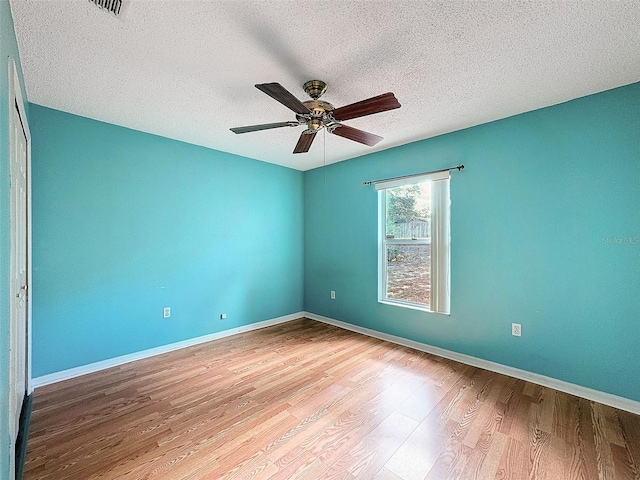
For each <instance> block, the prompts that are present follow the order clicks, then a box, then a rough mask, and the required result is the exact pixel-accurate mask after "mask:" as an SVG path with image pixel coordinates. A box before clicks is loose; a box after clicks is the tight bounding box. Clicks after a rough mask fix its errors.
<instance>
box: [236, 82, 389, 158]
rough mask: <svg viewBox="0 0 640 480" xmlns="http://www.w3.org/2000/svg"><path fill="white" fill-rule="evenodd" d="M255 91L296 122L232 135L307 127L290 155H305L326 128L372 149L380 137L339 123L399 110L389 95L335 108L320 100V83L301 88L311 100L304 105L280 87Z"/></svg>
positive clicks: (323, 85) (238, 130) (251, 128)
mask: <svg viewBox="0 0 640 480" xmlns="http://www.w3.org/2000/svg"><path fill="white" fill-rule="evenodd" d="M256 88H257V89H258V90H261V91H262V92H264V93H266V94H267V95H269V96H270V97H272V98H274V99H276V100H277V101H279V102H280V103H281V104H283V105H284V106H285V107H287V108H289V109H291V110H293V111H294V113H295V114H296V120H295V121H290V122H278V123H266V124H263V125H249V126H246V127H236V128H232V129H231V131H232V132H233V133H248V132H256V131H258V130H268V129H271V128H280V127H297V126H299V125H306V126H307V129H306V130H305V131H304V132H302V134H301V135H300V138H299V139H298V143H297V144H296V147H295V148H294V149H293V153H306V152H308V151H309V148H311V143H313V139H314V138H315V137H316V133H318V131H320V130H321V129H323V128H326V129H327V131H328V132H329V133H333V134H334V135H339V136H340V137H344V138H348V139H349V140H353V141H355V142H359V143H363V144H365V145H368V146H370V147H372V146H374V145H375V144H377V143H378V142H379V141H380V140H382V137H379V136H378V135H374V134H373V133H369V132H365V131H363V130H359V129H357V128H353V127H349V126H347V125H343V124H342V123H340V122H342V121H344V120H350V119H352V118H358V117H364V116H365V115H371V114H374V113H379V112H385V111H387V110H393V109H394V108H400V103H399V102H398V100H397V99H396V97H395V95H394V94H393V93H391V92H388V93H383V94H382V95H378V96H377V97H372V98H368V99H366V100H362V101H360V102H356V103H352V104H350V105H345V106H344V107H339V108H334V107H333V105H331V104H330V103H329V102H325V101H323V100H319V98H320V97H321V96H322V94H323V93H324V92H325V91H326V90H327V84H326V83H324V82H323V81H322V80H309V81H308V82H307V83H305V84H304V85H303V86H302V88H303V89H304V91H305V92H307V95H309V96H310V97H311V100H306V101H304V102H301V101H300V100H298V99H297V98H296V97H295V96H294V95H293V94H292V93H291V92H289V91H288V90H287V89H286V88H284V87H283V86H282V85H280V84H279V83H260V84H258V85H256Z"/></svg>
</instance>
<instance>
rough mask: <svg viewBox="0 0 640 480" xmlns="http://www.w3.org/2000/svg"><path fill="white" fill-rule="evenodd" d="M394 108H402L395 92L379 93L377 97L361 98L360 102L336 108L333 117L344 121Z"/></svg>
mask: <svg viewBox="0 0 640 480" xmlns="http://www.w3.org/2000/svg"><path fill="white" fill-rule="evenodd" d="M394 108H400V103H399V102H398V99H397V98H396V97H395V95H394V94H393V93H391V92H388V93H383V94H382V95H378V96H377V97H372V98H368V99H366V100H361V101H360V102H356V103H352V104H351V105H345V106H344V107H340V108H336V109H335V110H334V111H333V112H332V113H333V118H335V119H336V120H338V121H339V122H342V121H343V120H350V119H352V118H358V117H364V116H365V115H372V114H374V113H379V112H386V111H387V110H393V109H394Z"/></svg>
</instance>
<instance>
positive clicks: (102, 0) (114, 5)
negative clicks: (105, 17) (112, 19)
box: [89, 0, 122, 17]
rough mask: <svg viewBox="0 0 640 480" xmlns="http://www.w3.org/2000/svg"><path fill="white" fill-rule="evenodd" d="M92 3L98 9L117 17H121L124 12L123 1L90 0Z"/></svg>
mask: <svg viewBox="0 0 640 480" xmlns="http://www.w3.org/2000/svg"><path fill="white" fill-rule="evenodd" d="M89 1H90V2H91V3H95V4H96V5H97V6H98V7H100V8H101V9H103V10H106V11H108V12H111V13H113V14H114V15H115V16H116V17H118V16H120V11H121V10H122V0H89Z"/></svg>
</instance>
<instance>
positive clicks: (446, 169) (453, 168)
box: [362, 165, 464, 185]
mask: <svg viewBox="0 0 640 480" xmlns="http://www.w3.org/2000/svg"><path fill="white" fill-rule="evenodd" d="M463 168H464V165H458V166H457V167H451V168H443V169H441V170H432V171H430V172H422V173H414V174H412V175H403V176H401V177H392V178H383V179H381V180H370V181H368V182H362V184H363V185H371V184H372V183H380V182H389V181H391V180H402V179H404V178H411V177H419V176H421V175H429V174H430V173H440V172H447V171H451V170H458V171H460V170H462V169H463Z"/></svg>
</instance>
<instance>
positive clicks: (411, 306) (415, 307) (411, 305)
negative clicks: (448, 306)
mask: <svg viewBox="0 0 640 480" xmlns="http://www.w3.org/2000/svg"><path fill="white" fill-rule="evenodd" d="M378 303H382V304H384V305H389V306H392V307H400V308H408V309H409V310H418V311H420V312H425V313H434V314H436V315H446V316H447V317H448V316H450V315H451V313H450V312H449V313H445V312H434V311H433V310H431V309H429V307H421V306H420V305H416V304H415V303H404V302H394V301H391V300H378Z"/></svg>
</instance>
